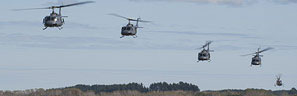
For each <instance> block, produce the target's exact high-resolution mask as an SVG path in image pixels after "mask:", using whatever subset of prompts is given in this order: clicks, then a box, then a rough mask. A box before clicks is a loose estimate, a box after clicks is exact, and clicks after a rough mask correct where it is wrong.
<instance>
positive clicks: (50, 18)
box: [44, 17, 58, 21]
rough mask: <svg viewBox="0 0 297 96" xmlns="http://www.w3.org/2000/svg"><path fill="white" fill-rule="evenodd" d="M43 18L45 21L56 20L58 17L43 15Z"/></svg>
mask: <svg viewBox="0 0 297 96" xmlns="http://www.w3.org/2000/svg"><path fill="white" fill-rule="evenodd" d="M44 20H46V21H49V20H50V21H58V18H57V17H45V19H44Z"/></svg>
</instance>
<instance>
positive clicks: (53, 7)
mask: <svg viewBox="0 0 297 96" xmlns="http://www.w3.org/2000/svg"><path fill="white" fill-rule="evenodd" d="M94 2H95V1H85V2H79V3H73V4H68V5H62V6H51V7H44V8H27V9H13V11H25V10H39V9H55V8H63V7H70V6H76V5H82V4H87V3H94Z"/></svg>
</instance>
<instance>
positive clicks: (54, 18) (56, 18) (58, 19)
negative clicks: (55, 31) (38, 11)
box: [43, 13, 64, 27]
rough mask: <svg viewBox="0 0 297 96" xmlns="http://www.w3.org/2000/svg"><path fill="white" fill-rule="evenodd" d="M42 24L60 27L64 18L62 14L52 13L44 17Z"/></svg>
mask: <svg viewBox="0 0 297 96" xmlns="http://www.w3.org/2000/svg"><path fill="white" fill-rule="evenodd" d="M43 24H44V26H45V27H61V26H62V25H63V24H64V19H63V17H62V16H60V15H58V14H56V13H52V14H51V15H50V16H46V17H44V19H43Z"/></svg>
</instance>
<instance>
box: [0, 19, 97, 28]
mask: <svg viewBox="0 0 297 96" xmlns="http://www.w3.org/2000/svg"><path fill="white" fill-rule="evenodd" d="M11 26H12V27H20V26H22V27H43V24H42V21H40V22H33V21H2V22H1V21H0V28H1V27H11ZM64 27H65V28H74V29H77V28H78V29H97V27H94V26H90V25H88V24H81V23H76V22H67V21H66V24H64Z"/></svg>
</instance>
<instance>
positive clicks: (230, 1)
mask: <svg viewBox="0 0 297 96" xmlns="http://www.w3.org/2000/svg"><path fill="white" fill-rule="evenodd" d="M130 1H168V2H179V1H180V2H191V3H199V4H219V5H233V6H242V5H249V4H254V3H256V2H260V1H264V2H276V3H279V4H289V3H297V0H130Z"/></svg>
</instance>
